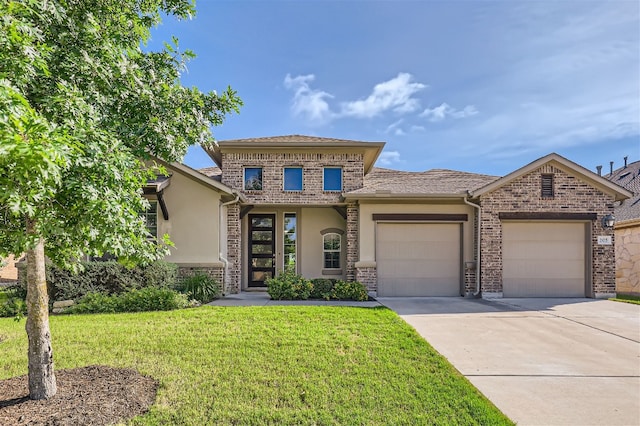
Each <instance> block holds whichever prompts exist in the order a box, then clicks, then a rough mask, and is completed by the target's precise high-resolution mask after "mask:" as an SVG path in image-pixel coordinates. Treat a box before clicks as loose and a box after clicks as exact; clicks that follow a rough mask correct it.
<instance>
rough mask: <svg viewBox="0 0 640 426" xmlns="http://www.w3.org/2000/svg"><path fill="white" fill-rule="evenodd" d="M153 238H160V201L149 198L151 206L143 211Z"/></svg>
mask: <svg viewBox="0 0 640 426" xmlns="http://www.w3.org/2000/svg"><path fill="white" fill-rule="evenodd" d="M142 217H143V218H144V223H145V225H146V226H147V231H148V232H149V234H150V236H149V238H151V239H156V238H158V202H157V201H155V200H149V208H148V209H147V210H145V211H144V212H143V213H142Z"/></svg>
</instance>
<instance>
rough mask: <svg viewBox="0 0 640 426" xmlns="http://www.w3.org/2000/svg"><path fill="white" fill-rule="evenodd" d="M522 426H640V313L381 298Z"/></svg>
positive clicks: (513, 302) (538, 303) (563, 302)
mask: <svg viewBox="0 0 640 426" xmlns="http://www.w3.org/2000/svg"><path fill="white" fill-rule="evenodd" d="M378 301H379V302H381V303H382V304H383V305H385V306H387V307H389V308H391V309H393V310H394V311H396V312H397V313H398V314H399V315H400V316H401V317H402V318H403V319H404V320H405V321H407V322H408V323H409V324H411V325H412V326H413V327H415V329H416V330H417V331H418V332H419V333H420V334H421V335H422V336H423V337H424V338H425V339H426V340H427V341H428V342H429V343H430V344H431V345H432V346H433V347H434V348H435V349H436V350H437V351H438V352H440V353H441V354H442V355H444V356H445V357H446V358H447V359H448V360H449V361H450V362H451V363H452V364H453V365H454V366H455V367H456V368H457V369H458V370H459V371H460V372H461V373H462V374H464V375H465V376H466V377H467V378H468V379H469V380H470V381H471V382H472V383H473V384H474V385H475V386H476V387H477V388H478V389H479V390H480V391H481V392H482V393H483V394H484V395H486V396H487V397H488V398H489V399H490V400H491V401H493V403H494V404H495V405H496V406H497V407H498V408H500V409H501V410H502V411H503V412H504V413H505V414H506V415H507V416H509V417H510V418H511V419H512V420H514V421H515V422H517V423H518V424H520V425H640V306H638V305H632V304H627V303H619V302H611V301H608V300H594V299H499V300H497V301H486V300H478V299H463V298H445V297H434V298H378Z"/></svg>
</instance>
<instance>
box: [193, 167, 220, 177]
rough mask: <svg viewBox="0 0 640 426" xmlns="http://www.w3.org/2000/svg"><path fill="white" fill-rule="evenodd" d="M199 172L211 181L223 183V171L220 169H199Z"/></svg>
mask: <svg viewBox="0 0 640 426" xmlns="http://www.w3.org/2000/svg"><path fill="white" fill-rule="evenodd" d="M198 171H199V172H200V173H202V174H203V175H205V176H207V177H210V178H211V179H215V180H217V181H222V170H221V169H220V167H215V166H213V167H204V168H202V169H198Z"/></svg>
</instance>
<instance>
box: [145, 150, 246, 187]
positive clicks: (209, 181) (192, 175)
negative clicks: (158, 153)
mask: <svg viewBox="0 0 640 426" xmlns="http://www.w3.org/2000/svg"><path fill="white" fill-rule="evenodd" d="M155 161H156V162H158V163H159V164H161V165H163V166H164V167H166V168H167V169H168V170H171V171H173V172H177V173H180V174H182V175H184V176H186V177H188V178H189V179H191V180H193V181H195V182H197V183H200V184H202V185H204V186H206V187H208V188H210V189H213V190H215V191H218V192H220V193H221V194H223V195H229V196H236V195H238V194H237V193H236V192H235V191H234V190H233V189H231V188H229V187H228V186H227V185H224V184H223V183H221V182H219V181H218V180H217V179H215V177H213V176H211V177H210V176H207V175H205V174H203V173H200V172H199V171H197V170H195V169H192V168H191V167H189V166H187V165H185V164H182V163H178V162H173V163H167V162H166V161H163V160H160V159H159V158H156V159H155Z"/></svg>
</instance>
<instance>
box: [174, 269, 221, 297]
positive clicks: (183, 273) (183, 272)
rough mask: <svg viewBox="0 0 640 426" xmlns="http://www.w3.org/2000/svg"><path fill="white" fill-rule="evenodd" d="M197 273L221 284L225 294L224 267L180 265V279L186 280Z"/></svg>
mask: <svg viewBox="0 0 640 426" xmlns="http://www.w3.org/2000/svg"><path fill="white" fill-rule="evenodd" d="M197 273H202V274H205V275H208V276H209V277H211V278H213V279H214V280H216V282H217V283H218V284H220V286H221V288H222V290H223V293H224V267H223V266H182V265H178V278H186V277H190V276H193V275H195V274H197Z"/></svg>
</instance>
